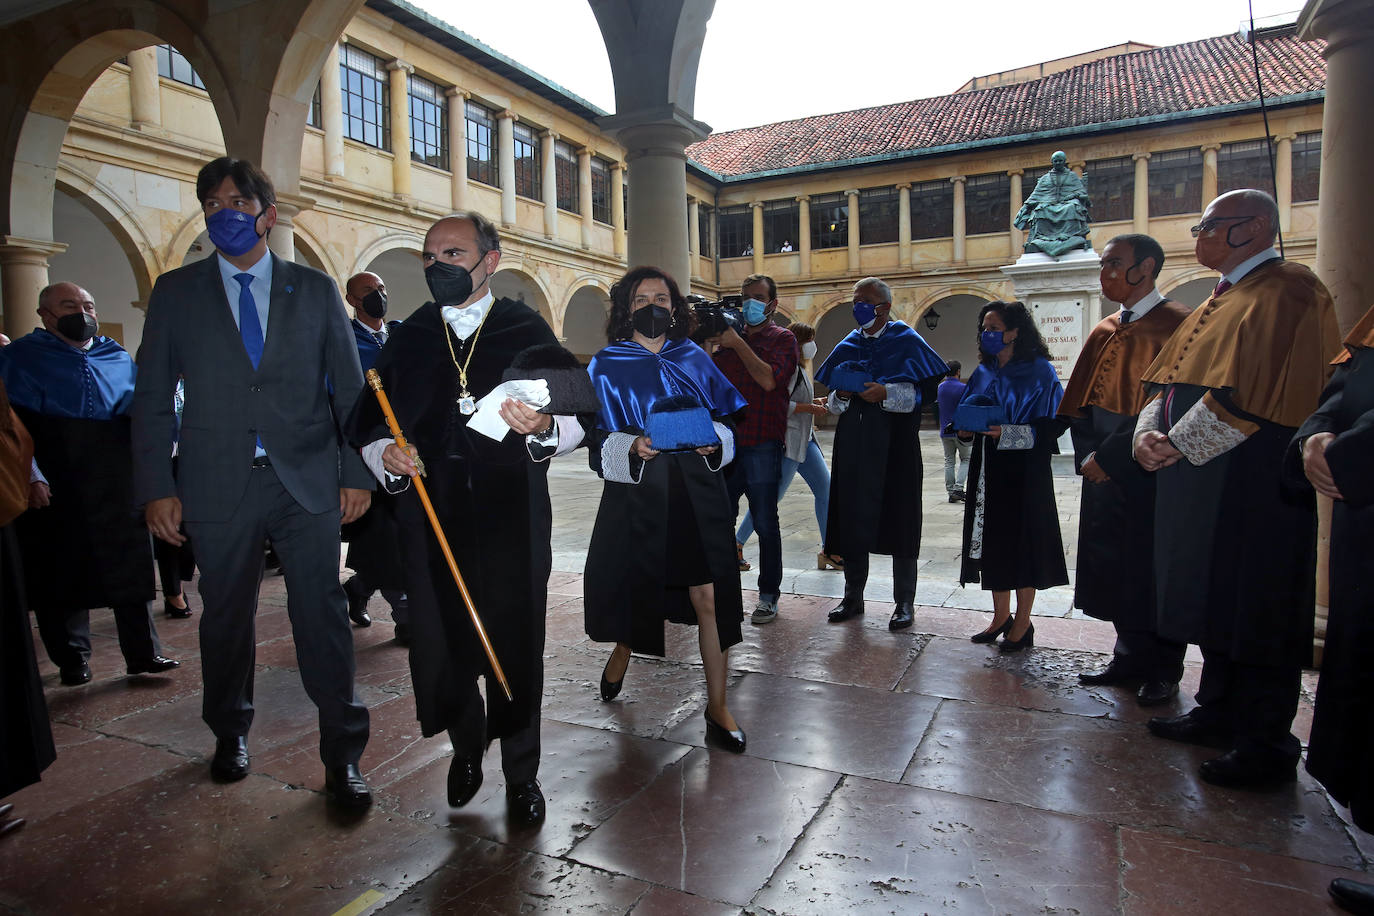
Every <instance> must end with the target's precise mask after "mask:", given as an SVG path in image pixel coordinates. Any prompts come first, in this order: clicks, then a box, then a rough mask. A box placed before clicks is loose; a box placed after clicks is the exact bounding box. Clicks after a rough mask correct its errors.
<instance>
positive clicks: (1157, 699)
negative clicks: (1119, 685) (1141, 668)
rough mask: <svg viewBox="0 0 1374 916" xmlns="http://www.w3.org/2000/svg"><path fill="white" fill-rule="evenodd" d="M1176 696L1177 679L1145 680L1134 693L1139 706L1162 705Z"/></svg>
mask: <svg viewBox="0 0 1374 916" xmlns="http://www.w3.org/2000/svg"><path fill="white" fill-rule="evenodd" d="M1176 696H1178V682H1177V681H1146V682H1145V683H1143V684H1141V685H1140V689H1139V690H1137V691H1136V693H1135V701H1136V703H1137V704H1138V705H1140V706H1162V705H1164V704H1165V703H1167V702H1169V701H1170V700H1172V699H1173V698H1174V697H1176Z"/></svg>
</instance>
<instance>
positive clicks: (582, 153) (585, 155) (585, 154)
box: [577, 146, 596, 162]
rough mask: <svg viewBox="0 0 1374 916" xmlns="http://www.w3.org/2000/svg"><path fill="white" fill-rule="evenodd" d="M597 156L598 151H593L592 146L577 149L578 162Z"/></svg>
mask: <svg viewBox="0 0 1374 916" xmlns="http://www.w3.org/2000/svg"><path fill="white" fill-rule="evenodd" d="M595 155H596V150H594V149H592V148H591V147H590V146H581V147H578V149H577V161H578V162H581V161H582V160H583V159H590V158H592V157H593V156H595Z"/></svg>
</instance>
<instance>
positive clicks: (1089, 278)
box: [1002, 249, 1102, 381]
mask: <svg viewBox="0 0 1374 916" xmlns="http://www.w3.org/2000/svg"><path fill="white" fill-rule="evenodd" d="M1100 260H1101V259H1100V258H1099V257H1098V254H1097V252H1095V251H1092V250H1091V249H1089V250H1087V251H1072V252H1069V253H1068V254H1066V255H1064V256H1063V257H1062V258H1059V259H1057V260H1056V259H1055V258H1052V257H1050V256H1049V255H1047V254H1040V253H1039V252H1031V253H1028V254H1023V255H1021V257H1020V258H1019V259H1017V261H1016V263H1015V264H1008V265H1007V266H1006V267H1003V268H1002V273H1004V274H1006V275H1007V278H1008V279H1010V280H1011V282H1012V284H1013V285H1014V286H1015V288H1016V298H1017V299H1020V300H1021V301H1022V302H1024V303H1025V304H1026V308H1028V309H1030V313H1031V314H1032V315H1034V316H1035V321H1036V323H1037V324H1038V325H1039V326H1040V333H1041V334H1043V335H1044V337H1045V344H1046V345H1047V346H1048V347H1049V348H1050V362H1052V363H1054V369H1055V371H1056V372H1058V373H1059V379H1060V381H1067V380H1068V378H1069V373H1070V372H1072V371H1073V364H1074V361H1075V360H1077V359H1078V354H1079V351H1081V350H1082V349H1083V341H1084V340H1086V339H1087V337H1088V332H1089V331H1091V330H1092V329H1093V326H1094V325H1095V324H1097V322H1098V321H1100V320H1101V319H1102V287H1101V285H1100V284H1099V282H1098V267H1099V263H1100Z"/></svg>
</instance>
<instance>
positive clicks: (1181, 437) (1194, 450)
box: [1169, 401, 1249, 467]
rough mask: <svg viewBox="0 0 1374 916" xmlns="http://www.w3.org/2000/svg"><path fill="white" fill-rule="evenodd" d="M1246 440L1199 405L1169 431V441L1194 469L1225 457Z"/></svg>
mask: <svg viewBox="0 0 1374 916" xmlns="http://www.w3.org/2000/svg"><path fill="white" fill-rule="evenodd" d="M1247 438H1249V437H1248V436H1247V435H1246V434H1245V433H1244V432H1242V431H1241V430H1238V429H1236V428H1235V427H1234V426H1231V425H1230V424H1229V423H1226V422H1225V421H1223V420H1222V419H1221V418H1220V417H1218V416H1217V415H1216V414H1214V413H1212V411H1211V410H1210V409H1208V407H1207V405H1206V404H1205V403H1203V402H1202V401H1198V402H1197V403H1196V404H1194V405H1193V406H1192V407H1190V408H1188V411H1187V413H1185V414H1184V415H1183V416H1182V417H1180V418H1179V420H1178V422H1177V423H1175V424H1174V425H1173V427H1172V428H1171V429H1170V430H1169V441H1170V442H1171V443H1173V446H1174V448H1176V449H1178V450H1179V451H1180V452H1182V453H1183V457H1184V458H1187V459H1188V463H1189V464H1191V465H1193V466H1195V467H1197V466H1201V465H1204V464H1206V463H1207V462H1209V461H1211V460H1212V459H1213V458H1217V457H1219V456H1221V455H1224V454H1226V453H1227V452H1229V451H1230V450H1231V449H1233V448H1235V447H1236V446H1237V445H1240V444H1241V443H1242V442H1244V441H1245V440H1246V439H1247Z"/></svg>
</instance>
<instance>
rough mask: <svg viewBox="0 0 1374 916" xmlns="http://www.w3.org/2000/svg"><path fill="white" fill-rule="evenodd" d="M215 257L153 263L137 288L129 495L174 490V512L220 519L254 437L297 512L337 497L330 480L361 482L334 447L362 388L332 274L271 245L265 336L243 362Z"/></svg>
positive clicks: (235, 500) (142, 497)
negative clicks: (166, 265)
mask: <svg viewBox="0 0 1374 916" xmlns="http://www.w3.org/2000/svg"><path fill="white" fill-rule="evenodd" d="M217 261H218V256H217V255H216V256H211V257H209V258H206V259H204V260H203V261H199V262H196V263H194V264H188V265H186V266H185V267H180V268H178V269H176V270H173V271H169V272H168V273H165V274H163V275H162V276H161V277H159V278H158V280H157V283H156V285H154V287H153V292H152V295H151V296H150V297H149V299H148V319H147V322H146V323H145V324H144V328H143V344H142V346H140V347H139V349H138V381H137V383H136V386H135V389H134V404H133V448H134V486H135V497H136V499H137V501H138V503H139V504H140V505H142V504H144V503H147V502H148V501H149V500H153V499H159V498H162V497H166V496H180V497H181V501H182V512H183V517H184V518H185V519H187V520H189V521H225V520H227V519H228V518H229V517H230V516H231V515H232V514H233V512H234V509H235V508H236V507H237V506H238V504H239V501H240V500H241V499H242V497H243V492H244V489H245V488H246V487H247V486H248V477H249V475H250V474H251V473H253V471H252V463H253V453H254V451H255V448H256V446H255V442H256V439H257V438H258V437H261V438H262V444H263V447H264V448H265V449H266V450H267V455H268V457H269V458H270V459H271V461H272V467H273V469H274V470H275V471H276V473H277V476H278V477H279V478H280V479H281V482H282V485H283V486H285V487H286V490H287V492H289V493H290V494H291V496H292V497H293V498H295V500H296V501H297V502H299V503H300V504H301V506H302V507H304V508H305V510H306V511H307V512H310V513H312V514H315V513H320V512H324V511H326V510H328V509H330V508H331V507H337V506H338V505H339V488H340V487H356V488H357V489H362V490H370V489H372V488H373V487H374V486H375V481H373V479H372V476H371V474H369V473H368V471H367V469H366V467H365V466H364V465H363V463H362V459H361V458H360V457H359V456H358V453H357V452H356V451H354V450H353V449H351V448H348V447H347V446H345V447H344V448H342V449H341V448H340V442H341V436H340V433H339V425H340V423H341V422H342V421H343V419H344V418H346V417H347V416H348V415H349V413H350V412H351V411H352V410H353V404H354V402H355V401H357V399H358V397H359V396H360V395H361V393H362V390H363V376H362V370H361V369H360V368H359V365H358V350H357V347H356V346H355V345H354V342H353V330H352V328H351V327H350V326H349V319H348V316H347V314H346V313H345V312H344V305H343V301H342V300H341V299H340V298H339V291H338V288H337V287H336V286H335V285H334V281H333V280H331V279H330V278H329V277H328V276H326V275H325V274H323V273H321V272H320V271H318V270H314V269H313V268H310V267H306V266H304V265H301V264H294V263H292V262H290V261H284V260H282V259H281V258H279V257H277V256H276V255H275V254H274V255H272V301H271V305H270V310H269V313H268V319H267V336H266V339H265V341H264V347H263V354H262V359H261V361H260V363H259V365H258V368H257V369H256V370H254V369H253V364H252V362H251V361H249V359H248V353H247V351H246V350H245V349H244V346H243V338H242V336H241V335H240V333H239V329H238V326H237V325H236V324H235V322H234V314H233V312H231V311H230V304H229V301H228V299H227V298H226V297H225V293H224V283H223V282H222V280H221V277H220V271H219V265H218V263H217ZM234 308H237V304H236V305H235V306H234ZM178 377H182V378H184V379H185V380H186V400H185V407H184V409H183V412H182V417H181V439H180V446H179V449H178V455H179V460H178V468H177V477H176V479H175V480H173V478H172V466H171V449H172V430H173V427H174V415H173V408H172V395H173V391H174V389H175V388H176V383H177V378H178ZM330 387H332V389H333V391H332V394H331V392H330V390H329V389H330Z"/></svg>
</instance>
